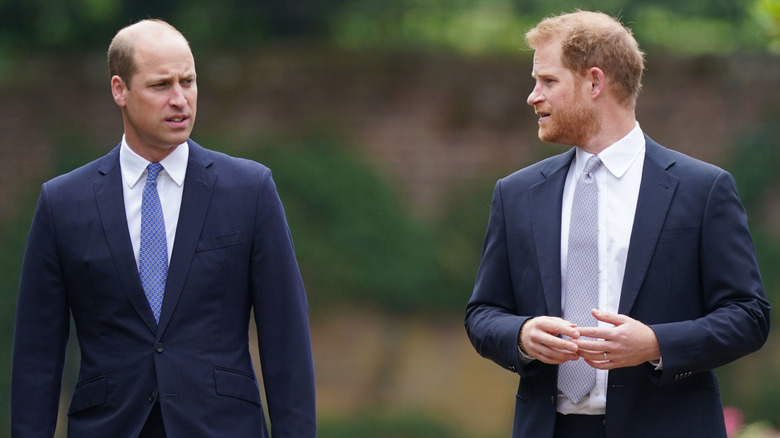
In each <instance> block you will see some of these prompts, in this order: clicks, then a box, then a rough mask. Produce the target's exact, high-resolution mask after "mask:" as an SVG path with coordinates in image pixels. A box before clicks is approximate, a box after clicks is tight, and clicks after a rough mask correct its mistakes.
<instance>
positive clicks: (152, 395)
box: [149, 392, 157, 403]
mask: <svg viewBox="0 0 780 438" xmlns="http://www.w3.org/2000/svg"><path fill="white" fill-rule="evenodd" d="M156 399H157V396H155V395H154V393H153V392H152V393H150V394H149V403H154V401H155V400H156Z"/></svg>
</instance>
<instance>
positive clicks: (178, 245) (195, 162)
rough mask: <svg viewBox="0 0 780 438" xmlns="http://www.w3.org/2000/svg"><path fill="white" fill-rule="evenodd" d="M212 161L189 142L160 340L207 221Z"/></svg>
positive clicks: (213, 180)
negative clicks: (188, 156) (209, 167)
mask: <svg viewBox="0 0 780 438" xmlns="http://www.w3.org/2000/svg"><path fill="white" fill-rule="evenodd" d="M210 165H211V161H209V160H207V159H206V157H205V150H204V149H203V148H201V147H200V146H198V145H197V144H195V143H194V142H192V141H190V158H189V161H188V163H187V173H186V176H185V177H184V192H183V193H182V200H181V210H180V211H179V223H178V225H177V227H176V237H175V240H174V243H173V253H172V254H171V262H170V264H169V266H168V279H167V280H166V283H165V297H164V298H163V305H162V311H161V313H160V323H159V327H160V330H159V331H158V332H157V336H158V337H159V336H161V335H162V333H163V331H164V330H165V327H166V326H167V324H168V322H169V321H170V319H171V315H172V314H173V312H174V310H175V309H176V304H177V303H178V302H179V297H181V293H182V289H183V288H184V283H185V282H186V280H187V275H188V273H189V270H190V264H191V263H192V258H193V256H194V255H195V248H196V246H197V244H198V239H199V237H200V234H201V230H202V229H203V224H204V222H205V220H206V214H207V213H208V209H209V205H210V204H211V195H212V194H213V193H214V186H215V185H216V182H217V175H216V174H215V173H214V172H212V171H210V170H209V169H208V166H210Z"/></svg>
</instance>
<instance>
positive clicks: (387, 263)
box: [204, 133, 490, 312]
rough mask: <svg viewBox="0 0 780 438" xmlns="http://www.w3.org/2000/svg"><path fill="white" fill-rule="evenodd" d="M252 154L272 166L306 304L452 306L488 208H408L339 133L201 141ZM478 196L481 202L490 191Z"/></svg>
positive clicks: (467, 284) (462, 296)
mask: <svg viewBox="0 0 780 438" xmlns="http://www.w3.org/2000/svg"><path fill="white" fill-rule="evenodd" d="M211 138H213V144H219V145H220V149H221V150H226V151H227V152H229V153H233V154H235V155H239V156H244V157H247V158H251V159H255V160H256V161H259V162H261V163H263V164H265V165H267V166H269V167H270V168H271V170H272V172H273V176H274V181H275V182H276V185H277V189H278V191H279V194H280V196H281V198H282V202H283V204H284V207H285V212H286V214H287V220H288V222H289V225H290V228H291V229H292V232H293V239H294V241H295V247H296V255H297V257H298V261H299V264H300V266H301V271H302V273H303V276H304V281H305V283H306V288H307V291H308V293H309V300H310V301H311V302H312V308H313V309H317V310H316V311H326V309H328V308H329V307H330V306H338V305H340V304H342V303H345V302H351V303H359V304H362V305H368V306H379V307H381V308H383V309H386V310H390V311H404V312H407V311H425V312H452V311H458V312H459V311H461V310H462V307H463V305H464V303H465V302H466V300H468V297H469V295H470V291H471V287H472V286H473V281H474V276H475V275H476V267H477V265H478V264H479V244H480V243H481V240H482V233H484V224H485V223H486V221H487V211H488V208H487V207H484V208H478V209H474V208H470V206H468V205H463V204H462V203H460V204H459V205H458V206H457V211H458V212H460V213H464V212H465V213H464V214H453V215H452V216H450V217H448V219H447V220H446V221H443V222H441V223H435V224H430V223H426V222H425V221H423V220H421V219H419V218H415V217H413V216H412V215H411V214H410V212H409V211H408V209H407V208H406V207H405V206H404V205H402V203H401V201H400V200H399V196H398V194H397V193H395V192H394V190H393V188H392V187H391V186H390V185H389V183H388V182H387V181H385V180H383V179H382V178H380V177H379V176H378V174H377V173H376V172H375V171H374V170H372V169H371V168H370V167H369V166H368V165H367V164H366V163H364V162H362V161H361V160H360V159H359V154H356V153H355V152H354V151H352V150H351V147H350V145H349V143H348V142H345V141H344V140H340V139H339V138H338V137H337V136H334V135H331V134H322V133H312V134H309V135H303V136H302V137H301V138H299V139H297V140H289V139H288V140H262V141H260V143H261V144H262V146H260V147H257V146H256V144H257V143H256V142H257V139H254V140H248V141H247V143H246V144H232V145H231V143H230V140H227V142H226V140H225V139H226V138H228V139H229V138H230V136H229V135H216V136H214V135H213V134H212V135H209V136H208V137H206V138H204V144H206V145H208V144H212V140H211ZM479 198H480V200H479V201H476V197H475V199H474V201H476V202H481V203H484V202H485V199H487V200H488V201H489V199H490V192H489V191H488V192H487V193H481V194H480V196H479Z"/></svg>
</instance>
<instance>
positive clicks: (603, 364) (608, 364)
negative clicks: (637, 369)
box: [584, 359, 620, 370]
mask: <svg viewBox="0 0 780 438" xmlns="http://www.w3.org/2000/svg"><path fill="white" fill-rule="evenodd" d="M584 360H585V363H587V364H588V365H590V366H592V367H593V368H596V369H599V370H611V369H615V368H619V367H620V365H618V363H617V362H613V361H611V360H608V361H604V360H590V359H584Z"/></svg>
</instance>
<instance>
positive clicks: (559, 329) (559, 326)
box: [529, 317, 580, 339]
mask: <svg viewBox="0 0 780 438" xmlns="http://www.w3.org/2000/svg"><path fill="white" fill-rule="evenodd" d="M537 319H538V320H539V321H536V320H537ZM530 322H535V325H534V326H535V328H537V329H539V330H542V331H544V332H546V333H548V334H550V335H552V336H558V335H564V336H568V337H570V338H574V339H576V338H579V337H580V332H579V331H578V329H577V326H576V325H575V324H572V323H571V322H569V321H566V320H564V319H561V318H557V317H546V318H545V317H539V318H534V319H533V320H531V321H530ZM530 322H529V323H530Z"/></svg>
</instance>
